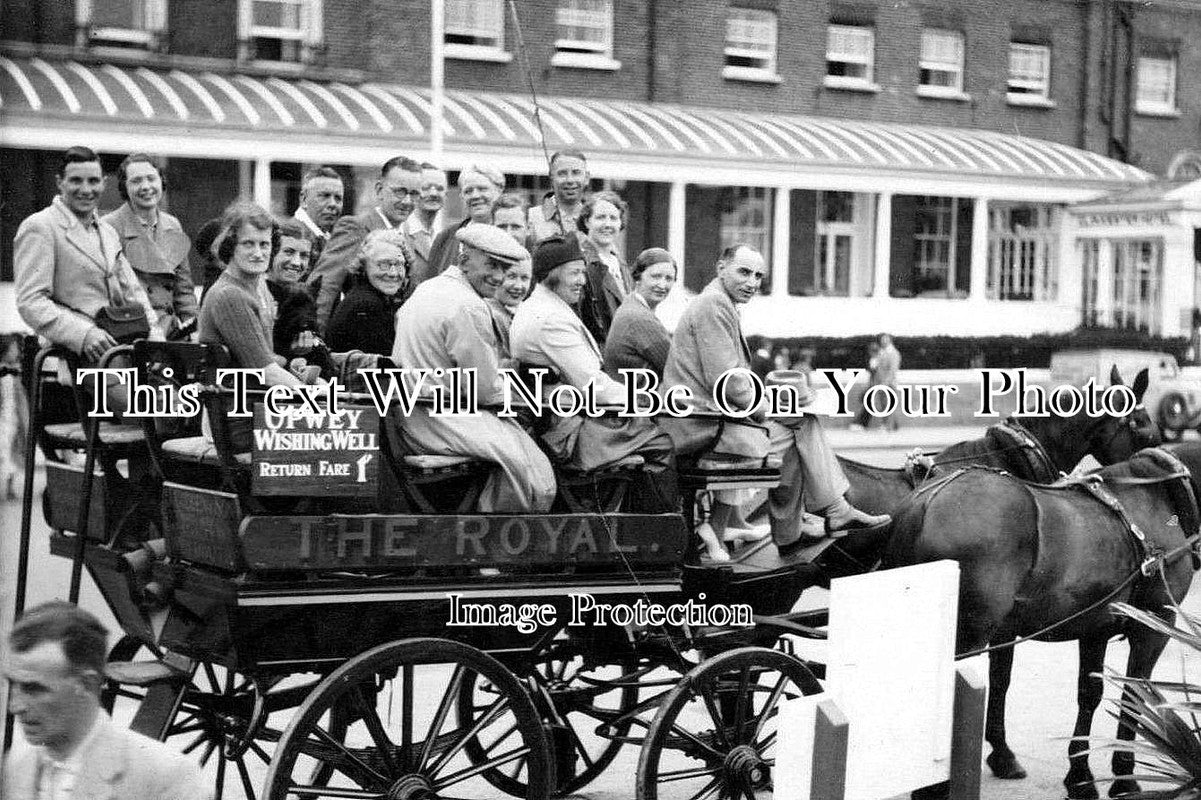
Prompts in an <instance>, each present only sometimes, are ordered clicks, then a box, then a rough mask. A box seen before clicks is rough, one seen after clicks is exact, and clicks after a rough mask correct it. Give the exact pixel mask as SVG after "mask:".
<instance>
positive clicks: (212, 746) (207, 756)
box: [200, 739, 217, 766]
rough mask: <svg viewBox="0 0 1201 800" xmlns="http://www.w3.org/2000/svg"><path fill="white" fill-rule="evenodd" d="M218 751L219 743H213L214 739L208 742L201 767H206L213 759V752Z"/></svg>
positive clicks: (201, 760)
mask: <svg viewBox="0 0 1201 800" xmlns="http://www.w3.org/2000/svg"><path fill="white" fill-rule="evenodd" d="M216 749H217V743H216V742H215V741H213V740H212V739H210V740H208V742H206V743H205V745H204V753H202V754H201V756H200V765H201V766H204V765H205V764H207V763H209V759H210V758H212V756H213V751H214V750H216Z"/></svg>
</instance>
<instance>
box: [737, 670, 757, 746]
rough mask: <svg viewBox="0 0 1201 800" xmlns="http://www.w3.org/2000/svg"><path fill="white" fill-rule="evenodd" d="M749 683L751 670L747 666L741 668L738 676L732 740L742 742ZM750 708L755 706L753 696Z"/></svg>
mask: <svg viewBox="0 0 1201 800" xmlns="http://www.w3.org/2000/svg"><path fill="white" fill-rule="evenodd" d="M750 683H751V671H750V668H749V667H743V668H742V674H741V675H740V676H739V678H738V697H737V698H736V699H735V701H734V741H735V742H742V731H743V729H744V727H745V725H746V711H747V708H746V706H747V697H748V696H749V691H748V689H749V688H750ZM751 700H752V702H751V708H752V710H753V709H754V707H755V704H754V702H753V701H754V698H751Z"/></svg>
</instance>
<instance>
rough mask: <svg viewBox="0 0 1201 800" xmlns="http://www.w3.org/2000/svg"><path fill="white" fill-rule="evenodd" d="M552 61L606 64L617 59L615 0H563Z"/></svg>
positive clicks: (557, 23)
mask: <svg viewBox="0 0 1201 800" xmlns="http://www.w3.org/2000/svg"><path fill="white" fill-rule="evenodd" d="M555 23H556V26H557V28H558V33H557V36H556V39H555V54H554V56H552V58H551V63H552V64H553V65H555V66H557V67H563V66H581V67H588V66H595V67H600V68H604V67H605V66H606V65H607V64H608V62H611V61H612V59H613V0H559V7H558V9H556V11H555Z"/></svg>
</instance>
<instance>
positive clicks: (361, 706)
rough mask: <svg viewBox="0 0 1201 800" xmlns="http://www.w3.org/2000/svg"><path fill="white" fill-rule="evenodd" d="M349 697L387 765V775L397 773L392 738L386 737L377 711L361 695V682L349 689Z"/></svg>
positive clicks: (398, 771) (398, 772)
mask: <svg viewBox="0 0 1201 800" xmlns="http://www.w3.org/2000/svg"><path fill="white" fill-rule="evenodd" d="M350 697H351V700H352V701H353V703H354V705H355V708H356V709H357V710H358V712H359V716H361V717H362V719H363V722H364V723H365V724H366V725H367V731H368V733H370V734H371V741H373V742H375V749H376V750H377V751H379V753H380V755H381V756H383V759H384V763H385V764H386V765H387V766H388V775H389V776H393V775H399V774H400V769H399V768H398V766H397V764H396V760H395V759H394V758H393V752H392V751H393V745H392V740H391V739H389V738H388V734H387V732H386V731H384V724H383V723H382V722H380V718H379V712H378V711H377V710H376V709H375V706H374V705H373V704H371V703H368V702H367V698H366V697H364V696H363V687H362V685H361V684H360V685H359V686H355V687H353V688H352V689H351V690H350Z"/></svg>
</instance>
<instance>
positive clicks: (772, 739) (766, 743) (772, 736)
mask: <svg viewBox="0 0 1201 800" xmlns="http://www.w3.org/2000/svg"><path fill="white" fill-rule="evenodd" d="M775 743H776V732H775V731H772V732H771V733H769V734H768V735H767V737H766V738H764V740H763V741H762V742H755V743H754V744H753V745H752V746H753V747H754V748H755V750H757V751H758V752H759V754H760V755H762V754H763V752H764V751H765V750H767V749H768V748H769V747H771V746H772V745H773V744H775Z"/></svg>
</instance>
